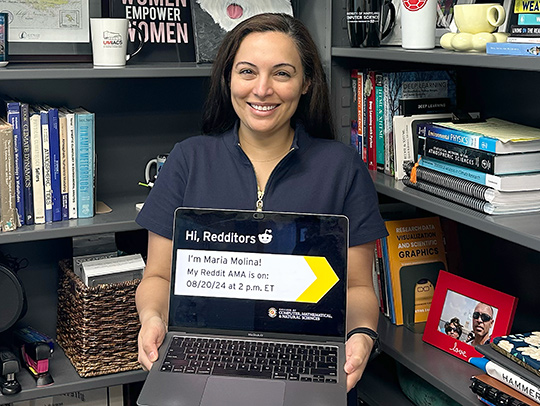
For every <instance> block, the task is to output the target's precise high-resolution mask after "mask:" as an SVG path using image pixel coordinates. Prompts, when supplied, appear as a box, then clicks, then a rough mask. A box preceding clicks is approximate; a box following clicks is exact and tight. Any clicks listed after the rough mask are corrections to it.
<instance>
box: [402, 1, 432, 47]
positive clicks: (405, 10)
mask: <svg viewBox="0 0 540 406" xmlns="http://www.w3.org/2000/svg"><path fill="white" fill-rule="evenodd" d="M436 21H437V0H401V46H402V47H403V48H405V49H433V48H435V23H436Z"/></svg>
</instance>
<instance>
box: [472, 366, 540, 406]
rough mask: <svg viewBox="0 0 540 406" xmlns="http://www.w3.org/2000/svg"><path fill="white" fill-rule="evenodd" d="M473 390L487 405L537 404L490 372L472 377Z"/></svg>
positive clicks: (513, 405)
mask: <svg viewBox="0 0 540 406" xmlns="http://www.w3.org/2000/svg"><path fill="white" fill-rule="evenodd" d="M470 388H471V390H472V391H473V393H475V394H476V395H477V396H478V398H479V399H480V400H481V401H482V402H483V403H485V404H487V405H494V406H495V405H512V406H525V405H528V406H535V405H537V403H534V402H533V401H531V400H530V399H527V398H526V397H525V396H523V395H522V394H521V393H519V392H518V391H516V390H514V389H512V388H511V387H509V386H508V385H505V384H503V383H502V382H500V381H498V380H496V379H495V378H492V377H491V376H489V375H488V374H478V375H475V376H473V377H471V385H470Z"/></svg>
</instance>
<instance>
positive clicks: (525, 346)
mask: <svg viewBox="0 0 540 406" xmlns="http://www.w3.org/2000/svg"><path fill="white" fill-rule="evenodd" d="M490 344H491V347H492V348H493V349H494V350H496V351H498V352H500V353H501V354H503V355H504V356H506V357H507V358H509V359H511V360H512V361H514V362H516V363H518V364H519V365H521V366H522V367H523V368H525V369H527V370H529V371H531V372H532V373H534V374H535V375H538V376H539V377H540V359H539V358H540V357H539V356H538V354H540V331H531V332H527V333H518V334H509V335H506V336H500V337H494V338H493V340H492V341H491V343H490ZM539 395H540V393H539ZM538 400H539V401H540V396H539V398H538Z"/></svg>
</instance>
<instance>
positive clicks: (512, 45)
mask: <svg viewBox="0 0 540 406" xmlns="http://www.w3.org/2000/svg"><path fill="white" fill-rule="evenodd" d="M486 53H487V54H491V55H517V56H540V46H539V45H538V44H527V43H522V42H488V43H487V44H486Z"/></svg>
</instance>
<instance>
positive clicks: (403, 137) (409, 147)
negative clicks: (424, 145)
mask: <svg viewBox="0 0 540 406" xmlns="http://www.w3.org/2000/svg"><path fill="white" fill-rule="evenodd" d="M450 117H451V113H433V114H415V115H412V116H401V115H396V116H394V117H393V125H394V130H393V133H394V177H395V178H396V180H400V179H403V176H405V170H404V169H403V164H404V163H405V162H407V161H410V162H416V155H417V154H415V151H414V144H415V142H414V138H415V137H414V134H413V128H412V124H413V122H414V121H417V120H441V119H446V118H450Z"/></svg>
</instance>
